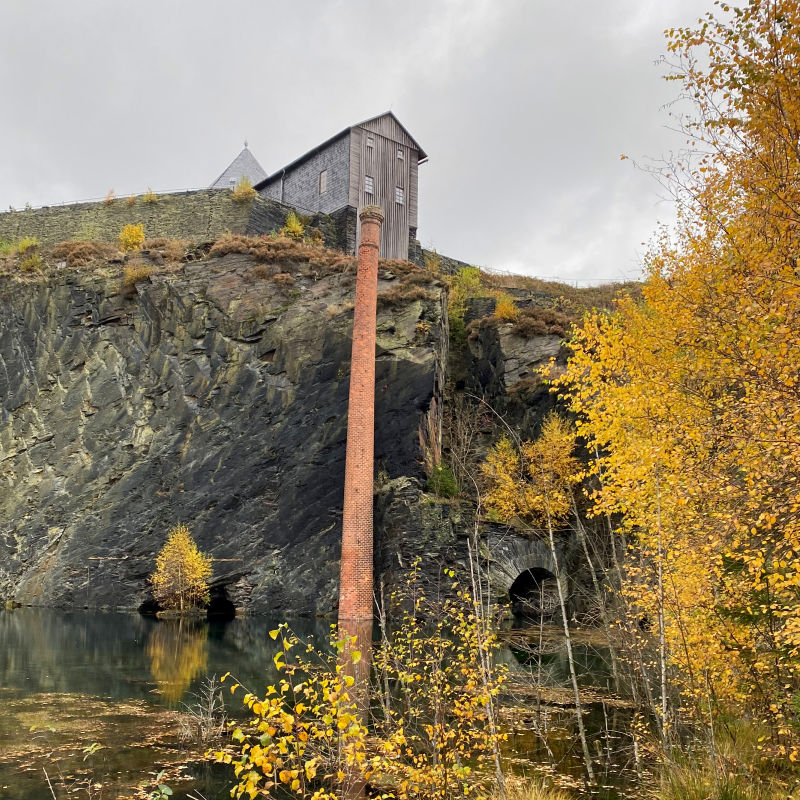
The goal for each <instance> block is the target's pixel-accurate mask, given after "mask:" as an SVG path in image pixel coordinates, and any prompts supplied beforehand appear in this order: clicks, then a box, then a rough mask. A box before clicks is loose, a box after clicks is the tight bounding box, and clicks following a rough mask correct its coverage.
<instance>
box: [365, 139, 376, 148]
mask: <svg viewBox="0 0 800 800" xmlns="http://www.w3.org/2000/svg"><path fill="white" fill-rule="evenodd" d="M374 146H375V139H373V138H372V137H371V136H367V147H369V148H372V147H374Z"/></svg>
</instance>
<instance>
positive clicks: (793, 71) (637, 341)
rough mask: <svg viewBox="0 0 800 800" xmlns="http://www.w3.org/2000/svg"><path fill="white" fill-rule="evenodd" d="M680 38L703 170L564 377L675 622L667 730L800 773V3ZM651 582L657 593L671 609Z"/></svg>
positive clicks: (740, 13)
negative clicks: (712, 734) (675, 690)
mask: <svg viewBox="0 0 800 800" xmlns="http://www.w3.org/2000/svg"><path fill="white" fill-rule="evenodd" d="M720 9H721V12H722V13H723V14H726V13H727V16H726V17H725V18H722V19H717V18H715V17H714V16H713V15H709V16H708V18H707V19H706V20H705V21H704V24H703V25H702V26H701V27H700V28H698V29H676V30H673V31H670V32H669V36H670V50H671V52H672V53H673V55H674V57H675V58H676V59H677V62H678V63H677V65H676V69H677V72H676V74H675V76H674V77H675V79H676V80H679V81H681V82H682V83H683V86H684V89H685V93H686V95H687V96H689V97H693V98H694V100H695V103H696V113H695V115H694V117H693V119H692V120H691V121H690V122H689V123H688V124H687V126H686V129H687V133H688V135H689V136H690V137H692V141H694V142H696V143H697V147H698V148H699V152H697V153H696V158H695V159H694V160H691V161H687V162H686V163H685V164H677V165H675V167H674V170H675V171H674V173H671V174H672V175H674V176H675V177H674V183H673V187H674V189H675V192H676V194H677V196H678V197H679V199H680V200H681V211H680V215H679V220H678V228H677V232H676V233H675V234H674V235H671V236H667V235H666V234H665V235H663V236H662V237H661V239H660V240H659V241H658V242H657V243H656V244H655V246H654V247H652V248H651V251H650V253H649V255H648V258H647V280H646V283H645V286H644V290H643V300H642V302H641V303H638V302H635V301H633V300H630V299H626V300H622V301H620V303H619V306H618V309H617V312H616V313H615V314H613V315H611V316H607V315H605V314H599V313H598V314H594V315H592V316H590V317H589V318H588V319H587V320H586V322H585V324H584V325H583V326H582V328H581V329H580V330H578V331H577V333H576V337H575V341H574V344H573V349H574V356H573V358H572V360H571V362H570V364H569V367H568V371H567V374H566V375H565V376H564V377H563V379H562V380H561V381H560V386H561V388H562V390H564V391H565V393H566V395H567V398H568V401H569V403H570V405H571V407H572V410H573V411H574V412H575V413H576V414H577V415H578V429H579V432H580V433H581V434H582V435H583V436H584V437H585V438H586V440H587V442H588V443H589V445H590V449H594V450H595V451H596V452H597V454H598V458H597V462H596V464H595V474H596V478H597V479H598V481H599V484H600V487H601V488H600V490H599V492H598V494H597V495H596V497H595V503H594V511H595V513H596V514H601V515H605V514H608V515H609V518H611V517H613V518H614V519H618V520H620V531H621V532H623V533H625V534H626V535H627V536H628V537H629V540H630V541H632V542H634V543H635V546H636V548H637V552H638V554H639V559H638V565H637V566H632V567H631V569H630V570H629V571H628V573H627V579H626V582H625V585H624V587H623V592H624V593H626V596H627V600H628V602H629V603H631V604H634V603H635V604H637V605H638V607H639V608H641V609H643V612H644V613H645V614H646V615H648V616H650V618H654V617H655V615H656V614H657V613H659V608H658V605H659V604H660V605H662V606H663V609H662V610H663V613H664V625H665V637H666V644H667V651H668V656H669V661H670V667H669V669H670V676H671V677H670V680H671V681H674V682H675V683H676V684H677V686H678V687H679V689H680V701H679V702H676V703H675V708H674V709H673V711H672V712H671V713H672V714H675V715H677V714H679V713H681V709H684V710H687V711H689V712H690V713H691V714H692V715H693V716H694V718H695V719H697V720H701V719H702V720H705V721H706V722H710V721H711V720H713V718H714V717H715V716H716V715H717V714H719V713H733V714H735V715H736V716H737V717H738V716H741V715H743V714H747V715H750V716H751V717H753V718H755V719H756V720H758V721H759V722H760V723H762V724H763V725H765V726H766V727H767V729H768V730H769V731H770V734H769V736H767V737H766V739H765V741H764V743H763V747H764V748H765V750H766V752H767V753H768V754H771V755H773V756H775V757H777V758H781V759H788V760H789V761H797V760H799V759H800V513H798V512H800V371H798V364H800V263H799V262H798V233H799V232H800V149H798V146H797V142H798V131H800V78H799V77H798V76H800V35H799V34H798V31H800V6H799V5H798V4H797V3H796V2H788V1H786V0H777V1H776V2H770V3H767V2H753V3H750V4H747V5H745V6H744V7H743V8H742V9H738V10H736V11H735V12H734V10H732V9H729V8H728V7H727V6H725V5H724V4H723V5H722V6H720ZM657 583H661V585H662V586H663V597H662V598H661V603H659V596H658V592H655V591H653V590H652V587H654V586H655V585H656V584H657Z"/></svg>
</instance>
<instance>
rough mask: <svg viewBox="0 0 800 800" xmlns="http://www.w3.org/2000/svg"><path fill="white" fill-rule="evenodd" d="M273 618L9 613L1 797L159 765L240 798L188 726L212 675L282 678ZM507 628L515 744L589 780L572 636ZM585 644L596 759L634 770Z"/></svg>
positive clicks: (303, 628) (195, 788) (81, 791)
mask: <svg viewBox="0 0 800 800" xmlns="http://www.w3.org/2000/svg"><path fill="white" fill-rule="evenodd" d="M275 625H276V623H275V621H274V620H271V619H268V618H265V617H255V616H253V617H241V618H237V619H233V620H228V621H222V620H219V621H218V620H210V621H206V620H189V619H185V620H180V621H177V620H169V621H158V620H155V619H150V618H146V617H143V616H140V615H138V614H129V613H115V612H98V611H91V612H89V611H86V612H65V611H55V610H48V609H37V608H20V609H15V610H13V611H0V797H1V798H14V800H33V799H34V798H37V799H38V798H42V797H50V796H51V790H50V788H49V787H48V785H47V782H48V780H49V781H50V782H51V784H52V786H53V793H54V794H55V795H56V796H57V797H58V798H62V797H79V798H104V799H105V800H107V799H108V798H122V797H129V798H137V797H141V798H146V797H147V796H148V795H149V792H150V791H152V790H153V789H154V788H155V785H156V776H157V775H158V773H159V772H161V771H162V770H164V771H165V774H164V777H163V779H162V780H163V782H164V783H167V784H169V785H170V786H171V787H172V788H173V790H174V795H173V797H175V798H177V800H181V799H182V798H188V797H191V796H195V797H198V798H201V797H203V798H206V800H215V798H223V797H229V794H228V791H229V788H230V786H231V784H232V774H231V769H230V767H228V766H220V765H215V764H210V763H208V762H207V761H205V760H204V759H203V757H202V754H203V750H204V747H203V746H199V745H197V744H192V743H188V742H187V741H186V740H185V737H182V735H181V731H182V729H183V728H185V720H186V716H187V715H186V712H187V708H190V707H192V706H193V705H194V704H197V703H198V701H199V695H200V694H202V686H203V683H204V681H206V680H207V678H209V677H210V676H214V675H216V676H221V675H222V674H224V673H225V672H228V671H231V672H233V674H234V675H235V676H236V679H237V680H238V681H240V682H241V683H242V684H243V685H245V686H247V687H248V688H250V689H252V690H253V691H255V692H260V691H262V690H263V689H264V687H265V686H266V685H267V684H268V683H269V682H271V681H273V680H274V672H273V669H274V668H273V662H272V657H273V656H274V655H275V652H276V648H277V646H278V645H276V643H275V642H274V641H272V640H271V639H270V637H269V636H268V631H269V630H270V629H271V628H274V627H275ZM292 628H293V629H294V631H295V632H296V633H297V634H298V635H299V636H301V637H302V638H307V637H310V636H311V637H313V638H314V639H315V640H316V641H317V642H324V641H326V639H327V636H328V630H329V628H328V623H327V622H326V621H324V620H313V619H312V620H308V619H298V620H294V621H293V622H292ZM506 633H507V634H508V639H509V642H510V645H511V646H509V645H508V644H507V645H505V646H504V647H503V649H502V650H501V651H500V653H499V658H500V661H502V662H503V663H505V664H507V665H508V667H509V675H510V679H509V684H510V685H511V686H512V689H513V690H512V695H513V699H514V703H512V704H510V706H509V708H508V709H507V711H508V720H509V722H510V723H511V724H512V725H513V728H514V730H515V733H514V734H513V735H512V739H513V742H511V744H512V745H513V750H514V756H515V758H516V759H518V760H519V761H520V763H521V764H526V765H527V766H526V767H525V768H526V769H530V768H531V766H534V768H535V765H536V764H537V763H539V762H541V765H542V769H544V764H545V762H549V763H551V764H552V763H554V762H557V763H558V771H559V772H560V773H563V775H564V777H565V779H566V780H569V778H570V776H573V777H575V778H578V777H579V776H580V774H581V771H580V770H581V767H580V761H579V758H578V752H577V750H576V748H575V746H574V744H575V743H574V738H575V737H574V732H573V731H572V725H571V721H570V714H571V710H570V709H569V699H568V698H569V691H567V688H566V687H567V686H568V682H569V677H568V671H567V664H566V660H565V657H564V654H563V648H562V647H561V644H562V643H561V642H560V641H559V638H558V635H557V633H556V632H555V631H553V630H548V631H546V636H545V644H544V645H543V644H542V641H541V640H540V641H539V642H538V644H537V646H536V647H528V646H527V645H526V644H525V643H524V642H525V636H524V635H523V636H521V637H520V636H517V635H515V633H514V631H507V632H506ZM575 650H576V659H577V661H578V663H579V666H580V671H581V676H582V683H583V685H584V687H585V691H586V693H587V702H588V703H589V708H588V711H587V714H586V723H587V726H588V728H589V730H590V733H591V734H592V735H593V736H594V740H595V749H596V751H597V754H598V759H599V760H602V759H603V758H607V762H608V766H609V767H612V766H613V769H609V772H610V773H614V774H619V773H620V772H622V773H623V774H624V770H625V768H626V763H627V761H626V759H627V756H626V744H625V739H626V737H625V734H624V728H625V726H626V720H627V714H626V709H625V708H624V705H621V704H620V703H619V702H616V703H615V701H613V700H612V699H610V698H607V696H606V694H605V687H606V684H607V679H608V667H607V665H606V661H605V659H604V652H603V648H602V646H598V645H597V644H592V643H591V642H590V641H588V640H587V641H586V642H584V643H578V644H577V645H576V647H575ZM534 686H536V687H540V688H538V689H536V691H535V693H536V698H535V699H533V689H532V687H534ZM604 698H607V699H604ZM224 701H225V704H226V714H227V715H228V717H236V716H241V715H242V714H243V712H242V709H241V706H240V705H239V703H238V701H237V699H236V698H235V697H231V696H230V693H229V692H227V691H225V692H224ZM534 706H538V711H537V713H536V714H534V713H533V712H532V711H531V709H532V708H533V707H534ZM526 709H527V711H526ZM542 709H545V710H544V711H542ZM543 728H544V735H543V734H542V729H543ZM628 766H629V765H628Z"/></svg>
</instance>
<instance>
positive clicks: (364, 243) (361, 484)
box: [339, 206, 384, 630]
mask: <svg viewBox="0 0 800 800" xmlns="http://www.w3.org/2000/svg"><path fill="white" fill-rule="evenodd" d="M360 219H361V243H360V244H359V246H358V273H357V275H356V304H355V312H354V317H353V354H352V358H351V361H350V401H349V406H348V411H347V460H346V462H345V473H344V515H343V518H342V566H341V576H340V583H339V626H340V628H342V627H343V628H345V629H346V630H349V629H352V628H353V625H352V623H354V622H367V621H369V622H370V623H371V621H372V616H373V614H372V605H373V598H372V591H373V576H372V486H373V469H374V468H373V463H374V451H375V338H376V337H375V326H376V317H377V302H378V249H379V243H380V237H381V223H382V222H383V219H384V217H383V211H382V209H381V208H380V206H365V207H364V208H363V209H362V210H361V214H360ZM346 623H350V624H349V625H348V624H346ZM369 627H370V629H371V624H370V626H369Z"/></svg>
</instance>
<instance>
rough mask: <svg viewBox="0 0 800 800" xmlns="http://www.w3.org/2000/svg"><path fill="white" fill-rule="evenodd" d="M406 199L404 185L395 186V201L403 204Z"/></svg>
mask: <svg viewBox="0 0 800 800" xmlns="http://www.w3.org/2000/svg"><path fill="white" fill-rule="evenodd" d="M405 199H406V197H405V192H404V191H403V189H402V187H400V186H395V188H394V201H395V203H397V204H398V205H400V206H401V205H403V203H404V202H405Z"/></svg>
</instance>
